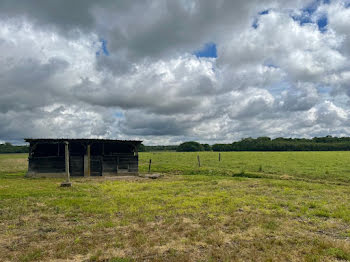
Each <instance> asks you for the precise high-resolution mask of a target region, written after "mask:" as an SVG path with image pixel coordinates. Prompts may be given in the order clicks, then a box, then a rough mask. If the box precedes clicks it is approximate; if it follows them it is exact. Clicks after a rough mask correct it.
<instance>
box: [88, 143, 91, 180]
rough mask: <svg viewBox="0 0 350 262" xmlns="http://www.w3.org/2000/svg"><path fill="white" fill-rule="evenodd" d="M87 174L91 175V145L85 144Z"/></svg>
mask: <svg viewBox="0 0 350 262" xmlns="http://www.w3.org/2000/svg"><path fill="white" fill-rule="evenodd" d="M87 157H88V176H91V145H88V146H87Z"/></svg>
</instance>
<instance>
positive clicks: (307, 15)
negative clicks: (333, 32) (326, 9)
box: [292, 0, 330, 32]
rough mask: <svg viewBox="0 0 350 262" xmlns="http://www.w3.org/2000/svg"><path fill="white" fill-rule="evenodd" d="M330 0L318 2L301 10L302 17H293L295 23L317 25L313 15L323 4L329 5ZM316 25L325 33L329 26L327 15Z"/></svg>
mask: <svg viewBox="0 0 350 262" xmlns="http://www.w3.org/2000/svg"><path fill="white" fill-rule="evenodd" d="M329 3H330V0H316V1H314V2H312V3H311V4H309V5H308V6H306V7H304V8H303V9H301V11H302V14H301V15H300V16H292V18H293V19H294V20H295V21H298V22H299V23H300V25H304V24H309V23H315V21H312V15H313V14H314V13H315V12H316V10H317V8H318V7H319V6H320V5H321V4H329ZM316 24H317V26H318V29H319V30H320V32H325V31H326V30H327V25H328V18H327V16H326V15H323V16H321V17H320V18H319V19H318V20H317V21H316Z"/></svg>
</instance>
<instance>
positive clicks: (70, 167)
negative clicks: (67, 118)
mask: <svg viewBox="0 0 350 262" xmlns="http://www.w3.org/2000/svg"><path fill="white" fill-rule="evenodd" d="M25 141H26V142H28V143H29V144H30V146H29V157H28V173H27V175H28V176H31V177H65V176H66V175H67V174H68V176H85V177H86V176H87V177H88V176H112V175H113V176H115V175H137V174H138V147H139V145H140V144H141V142H142V141H136V140H108V139H32V138H26V139H25Z"/></svg>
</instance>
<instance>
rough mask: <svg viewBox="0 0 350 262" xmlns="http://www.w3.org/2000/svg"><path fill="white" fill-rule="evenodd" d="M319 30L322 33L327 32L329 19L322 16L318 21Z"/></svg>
mask: <svg viewBox="0 0 350 262" xmlns="http://www.w3.org/2000/svg"><path fill="white" fill-rule="evenodd" d="M317 25H318V29H319V30H320V31H321V32H325V31H326V30H327V25H328V18H327V16H322V17H321V18H320V19H318V20H317Z"/></svg>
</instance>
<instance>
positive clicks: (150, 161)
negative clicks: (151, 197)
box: [148, 159, 152, 173]
mask: <svg viewBox="0 0 350 262" xmlns="http://www.w3.org/2000/svg"><path fill="white" fill-rule="evenodd" d="M151 164H152V159H150V160H149V165H148V173H150V172H151Z"/></svg>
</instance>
